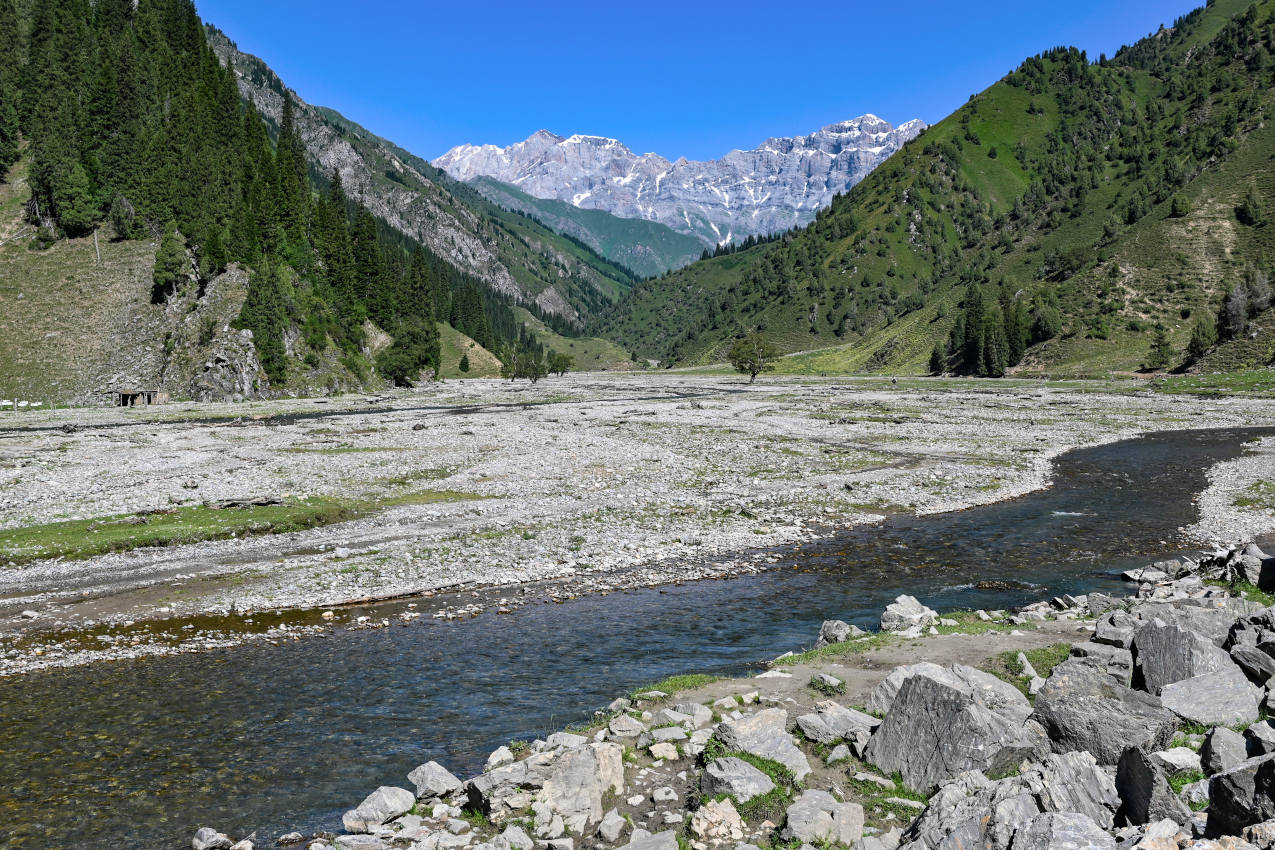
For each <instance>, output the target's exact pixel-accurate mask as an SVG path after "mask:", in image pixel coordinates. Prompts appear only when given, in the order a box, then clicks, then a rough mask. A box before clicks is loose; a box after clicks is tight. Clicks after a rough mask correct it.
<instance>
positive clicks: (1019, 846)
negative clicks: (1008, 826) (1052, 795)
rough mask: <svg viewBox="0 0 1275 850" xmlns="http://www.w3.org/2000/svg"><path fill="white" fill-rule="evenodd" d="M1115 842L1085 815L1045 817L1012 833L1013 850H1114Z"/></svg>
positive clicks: (1068, 814)
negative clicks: (1108, 849)
mask: <svg viewBox="0 0 1275 850" xmlns="http://www.w3.org/2000/svg"><path fill="white" fill-rule="evenodd" d="M1115 847H1116V840H1115V839H1114V838H1112V837H1111V836H1110V835H1108V834H1107V833H1106V832H1104V831H1103V830H1102V829H1101V828H1100V827H1099V826H1098V825H1097V824H1096V823H1094V822H1093V821H1092V820H1090V819H1089V818H1087V817H1085V816H1084V815H1078V814H1073V813H1059V814H1055V813H1052V812H1051V813H1048V814H1040V815H1037V816H1036V817H1035V818H1034V819H1033V820H1032V822H1031V823H1029V824H1027V825H1026V826H1024V827H1023V828H1022V829H1020V830H1018V832H1016V833H1014V845H1013V850H1107V848H1110V849H1111V850H1115Z"/></svg>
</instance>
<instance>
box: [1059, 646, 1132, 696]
mask: <svg viewBox="0 0 1275 850" xmlns="http://www.w3.org/2000/svg"><path fill="white" fill-rule="evenodd" d="M1071 654H1072V657H1075V658H1087V659H1089V660H1090V662H1091V663H1093V664H1094V665H1095V666H1097V667H1098V668H1099V669H1101V670H1102V671H1103V672H1104V673H1106V674H1107V675H1108V676H1111V677H1112V678H1114V679H1115V680H1116V681H1117V682H1119V683H1120V684H1122V685H1124V686H1125V687H1126V688H1127V687H1130V686H1131V685H1132V683H1133V653H1132V652H1130V651H1129V650H1127V649H1123V648H1121V647H1118V646H1112V645H1110V644H1106V643H1097V642H1095V641H1085V642H1084V643H1078V644H1076V645H1075V646H1073V647H1072V648H1071Z"/></svg>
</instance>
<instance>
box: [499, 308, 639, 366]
mask: <svg viewBox="0 0 1275 850" xmlns="http://www.w3.org/2000/svg"><path fill="white" fill-rule="evenodd" d="M511 309H512V310H513V313H514V316H515V318H517V319H518V321H520V322H521V323H522V324H523V326H524V327H526V328H527V330H529V331H531V332H532V333H534V334H535V335H536V339H537V340H539V341H540V344H541V345H543V346H544V347H545V348H546V349H547V350H549V351H556V352H558V353H559V354H565V355H567V356H568V357H570V358H571V359H572V360H574V361H575V367H574V369H575V371H577V372H596V371H601V370H608V369H627V368H629V367H631V366H632V365H633V364H632V363H631V362H630V360H629V353H628V352H627V351H625V350H624V349H623V348H621V347H620V346H618V345H616V344H615V343H614V342H611V341H610V340H606V339H601V338H599V337H586V336H582V337H567V336H562V335H561V334H559V333H557V332H556V331H554V330H553V329H552V328H550V327H549V326H548V325H546V324H545V323H544V322H542V321H540V319H538V318H536V317H535V316H533V315H532V314H531V313H529V312H527V311H526V310H524V309H523V308H522V307H513V308H511Z"/></svg>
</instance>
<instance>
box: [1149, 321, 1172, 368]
mask: <svg viewBox="0 0 1275 850" xmlns="http://www.w3.org/2000/svg"><path fill="white" fill-rule="evenodd" d="M1171 362H1173V346H1172V345H1170V343H1169V332H1168V329H1166V328H1165V326H1164V325H1162V324H1157V325H1156V326H1155V334H1154V335H1153V336H1152V338H1151V353H1150V354H1149V355H1148V357H1147V368H1148V369H1152V370H1159V369H1166V368H1168V366H1169V364H1170V363H1171Z"/></svg>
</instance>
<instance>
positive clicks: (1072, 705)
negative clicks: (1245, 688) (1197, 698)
mask: <svg viewBox="0 0 1275 850" xmlns="http://www.w3.org/2000/svg"><path fill="white" fill-rule="evenodd" d="M1032 717H1033V718H1034V719H1036V720H1037V721H1038V722H1039V723H1040V725H1041V726H1043V727H1044V729H1045V732H1046V734H1048V735H1049V739H1050V741H1051V742H1052V743H1053V749H1054V752H1070V751H1072V750H1085V751H1088V752H1091V753H1093V755H1094V757H1095V758H1097V760H1098V763H1099V764H1115V763H1116V762H1117V761H1119V760H1120V756H1121V755H1122V754H1123V753H1124V751H1125V749H1126V748H1128V747H1130V746H1140V747H1142V748H1143V749H1144V750H1147V751H1154V750H1162V749H1164V747H1165V745H1166V744H1168V743H1169V740H1170V739H1171V738H1172V737H1173V733H1174V732H1175V731H1176V730H1177V725H1178V719H1177V716H1176V715H1174V713H1173V712H1171V711H1169V710H1168V709H1166V708H1165V707H1164V706H1163V705H1161V703H1160V700H1159V698H1158V697H1154V696H1152V695H1150V694H1145V693H1142V692H1140V691H1134V690H1131V689H1129V688H1126V687H1124V686H1123V685H1121V684H1120V683H1119V682H1117V681H1115V680H1114V679H1113V678H1111V677H1110V676H1108V675H1105V674H1104V673H1102V672H1100V671H1098V670H1096V669H1094V668H1093V667H1092V666H1090V665H1088V664H1085V663H1083V662H1080V661H1077V660H1067V661H1064V662H1063V663H1062V664H1059V665H1058V666H1057V667H1055V668H1054V669H1053V672H1052V673H1050V676H1049V679H1048V680H1047V681H1046V682H1045V685H1044V687H1042V688H1041V689H1040V693H1038V694H1037V695H1036V710H1035V713H1034V714H1033V715H1032Z"/></svg>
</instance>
